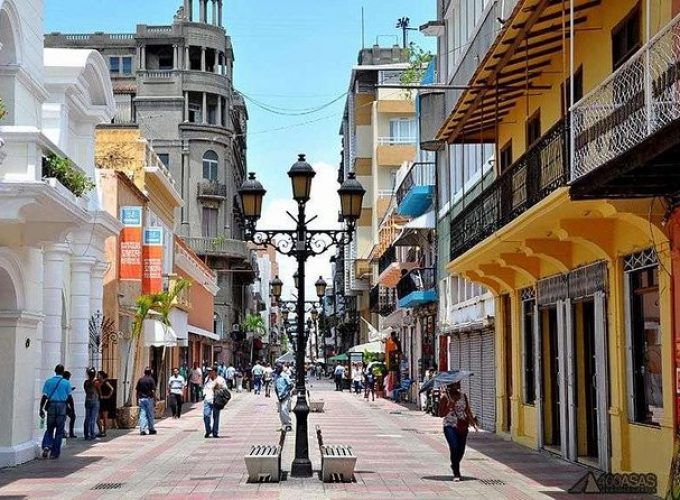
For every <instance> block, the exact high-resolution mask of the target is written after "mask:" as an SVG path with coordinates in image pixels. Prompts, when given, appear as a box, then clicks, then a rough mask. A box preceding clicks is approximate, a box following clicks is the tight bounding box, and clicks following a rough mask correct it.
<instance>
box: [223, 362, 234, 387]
mask: <svg viewBox="0 0 680 500" xmlns="http://www.w3.org/2000/svg"><path fill="white" fill-rule="evenodd" d="M235 374H236V368H234V365H232V364H231V363H229V366H228V367H227V373H226V376H225V378H226V379H227V389H230V390H231V389H233V388H234V375H235Z"/></svg>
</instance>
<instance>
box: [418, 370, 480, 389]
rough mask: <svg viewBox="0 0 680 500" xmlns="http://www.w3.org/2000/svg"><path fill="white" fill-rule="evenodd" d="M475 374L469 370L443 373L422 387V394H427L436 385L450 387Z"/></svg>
mask: <svg viewBox="0 0 680 500" xmlns="http://www.w3.org/2000/svg"><path fill="white" fill-rule="evenodd" d="M472 375H474V373H472V372H469V371H467V370H449V371H447V372H441V373H438V374H437V375H435V376H434V377H433V378H431V379H430V380H428V381H427V382H425V383H424V384H423V385H422V386H420V392H421V393H422V392H426V391H429V390H430V389H432V387H434V384H439V385H449V384H455V383H456V382H460V381H461V380H464V379H466V378H468V377H471V376H472Z"/></svg>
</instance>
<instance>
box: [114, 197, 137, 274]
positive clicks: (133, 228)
mask: <svg viewBox="0 0 680 500" xmlns="http://www.w3.org/2000/svg"><path fill="white" fill-rule="evenodd" d="M120 221H121V222H122V223H123V226H124V227H123V230H122V231H121V233H120V249H119V254H118V256H119V261H120V265H119V278H120V279H121V280H141V279H142V207H121V208H120Z"/></svg>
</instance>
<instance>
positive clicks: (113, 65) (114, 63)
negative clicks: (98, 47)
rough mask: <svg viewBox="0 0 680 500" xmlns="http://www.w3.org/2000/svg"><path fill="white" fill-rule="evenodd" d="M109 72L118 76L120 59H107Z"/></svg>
mask: <svg viewBox="0 0 680 500" xmlns="http://www.w3.org/2000/svg"><path fill="white" fill-rule="evenodd" d="M109 71H110V72H111V74H112V75H118V74H120V57H109Z"/></svg>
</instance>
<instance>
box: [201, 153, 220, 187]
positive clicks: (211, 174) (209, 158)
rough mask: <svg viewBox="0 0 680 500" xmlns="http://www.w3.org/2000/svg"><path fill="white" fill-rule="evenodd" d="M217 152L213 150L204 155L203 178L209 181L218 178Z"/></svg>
mask: <svg viewBox="0 0 680 500" xmlns="http://www.w3.org/2000/svg"><path fill="white" fill-rule="evenodd" d="M217 161H218V157H217V153H215V152H214V151H212V150H209V151H206V152H205V154H204V155H203V178H204V179H207V180H209V181H216V180H217Z"/></svg>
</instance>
